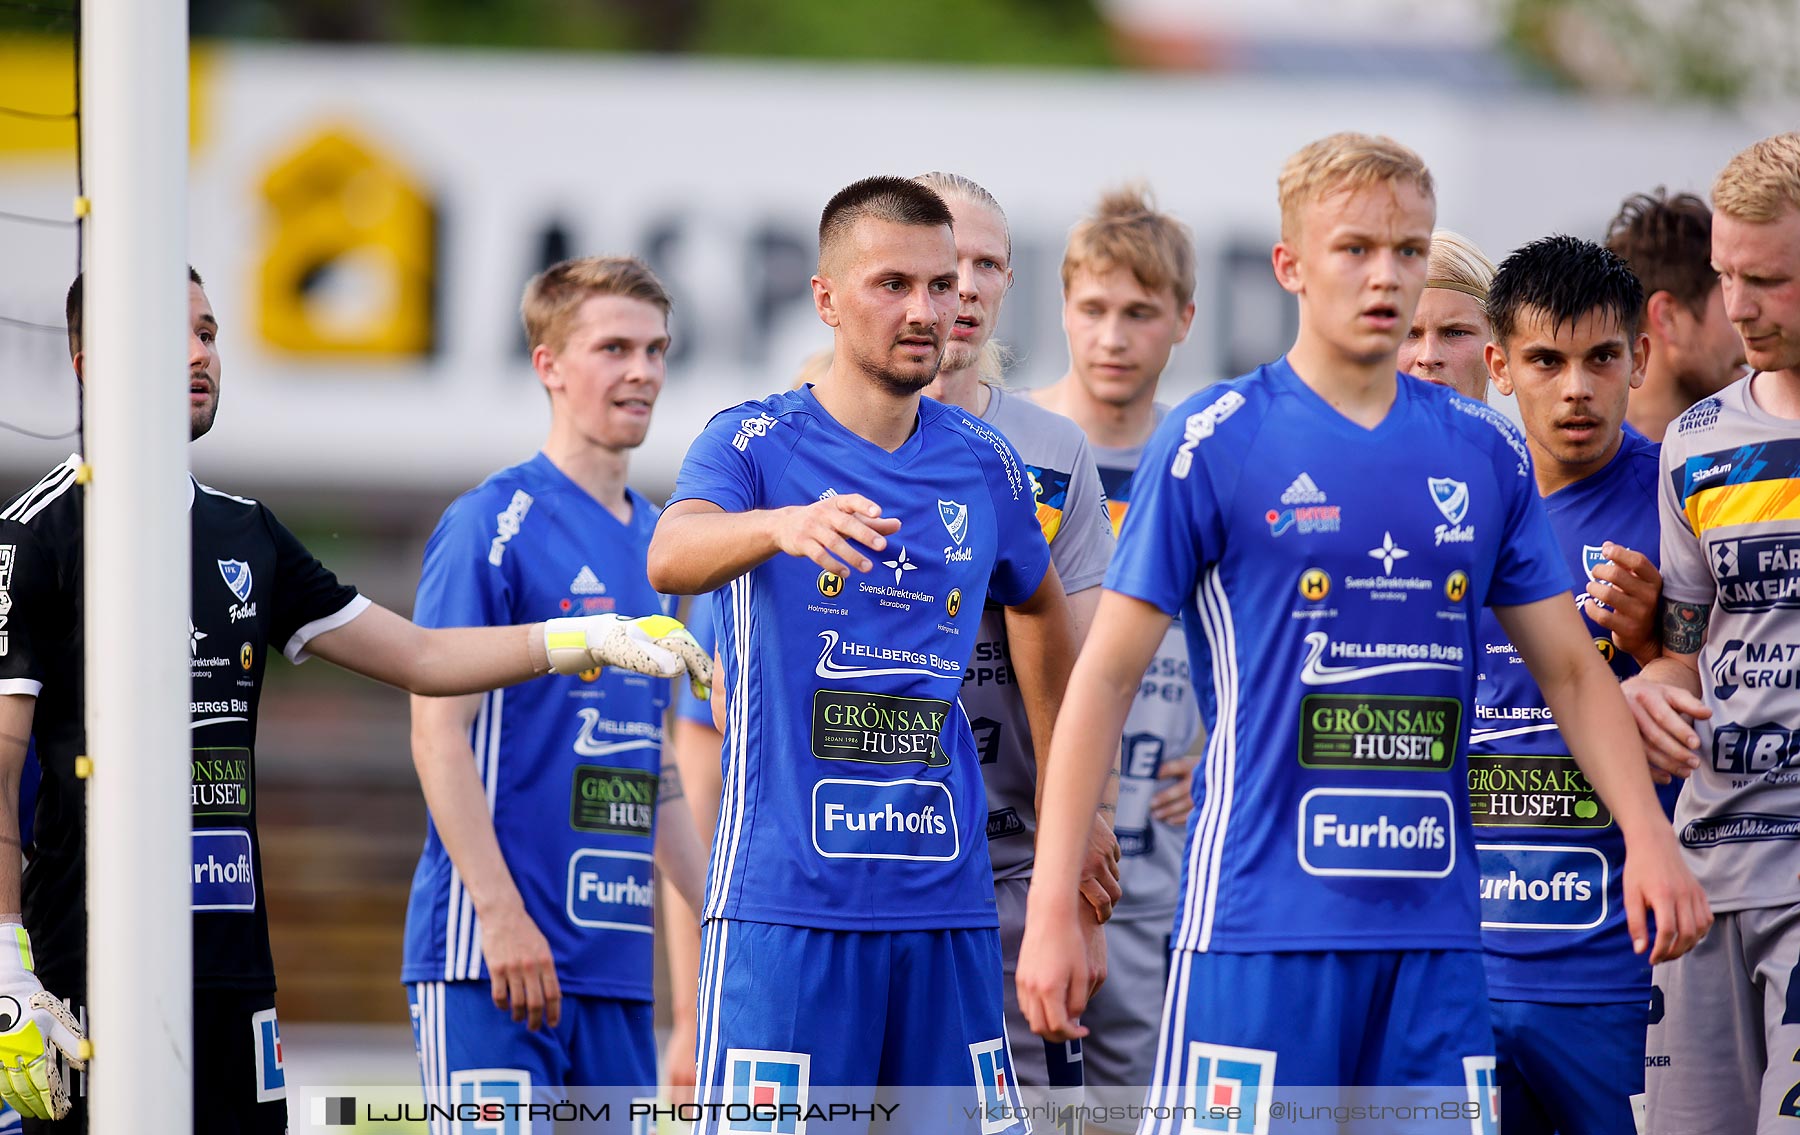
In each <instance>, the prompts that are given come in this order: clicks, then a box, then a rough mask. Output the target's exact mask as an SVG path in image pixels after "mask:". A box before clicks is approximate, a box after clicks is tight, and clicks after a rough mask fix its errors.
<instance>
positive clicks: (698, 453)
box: [669, 402, 777, 512]
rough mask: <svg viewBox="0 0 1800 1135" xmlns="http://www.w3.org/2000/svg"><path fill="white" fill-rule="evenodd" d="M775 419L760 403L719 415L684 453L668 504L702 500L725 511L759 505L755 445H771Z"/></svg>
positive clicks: (748, 404)
mask: <svg viewBox="0 0 1800 1135" xmlns="http://www.w3.org/2000/svg"><path fill="white" fill-rule="evenodd" d="M776 424H777V423H776V421H775V419H774V418H772V417H770V416H769V415H768V413H767V412H766V411H765V409H764V407H763V406H762V404H761V403H758V402H746V403H744V404H743V405H742V406H739V407H737V408H735V409H731V410H726V411H725V412H723V413H721V414H717V415H715V416H714V417H713V420H712V421H710V422H708V423H706V428H705V429H704V430H701V431H700V436H699V437H697V438H695V439H694V444H693V445H691V446H689V447H688V451H687V456H686V457H684V458H682V461H681V472H680V473H678V474H677V475H676V477H675V493H674V495H673V496H671V497H670V498H669V504H674V503H676V502H677V501H684V500H703V501H709V502H711V503H713V504H716V505H718V506H719V507H720V508H722V509H724V510H725V511H726V512H749V511H750V510H751V509H754V508H756V507H757V500H758V496H757V491H756V484H757V480H756V463H755V460H754V459H753V458H752V457H751V456H750V448H751V446H753V445H754V446H766V445H768V444H770V443H769V442H768V441H765V440H764V436H765V435H766V434H767V433H768V432H769V431H770V430H771V429H773V428H775V426H776Z"/></svg>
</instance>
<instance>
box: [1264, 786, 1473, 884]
mask: <svg viewBox="0 0 1800 1135" xmlns="http://www.w3.org/2000/svg"><path fill="white" fill-rule="evenodd" d="M1454 816H1455V813H1454V810H1453V809H1452V807H1451V805H1450V794H1449V793H1447V792H1437V791H1412V790H1405V789H1391V790H1386V791H1383V790H1379V789H1372V788H1315V789H1313V790H1312V791H1310V792H1308V793H1307V794H1306V795H1305V796H1302V797H1301V798H1300V815H1299V820H1300V823H1299V828H1300V830H1299V838H1300V846H1299V856H1300V867H1301V869H1302V870H1304V871H1305V872H1306V873H1307V874H1309V875H1353V876H1359V877H1363V878H1408V879H1442V878H1444V877H1445V876H1446V875H1448V874H1450V872H1451V871H1452V870H1453V869H1454V868H1455V866H1456V829H1455V827H1454V824H1455V819H1454Z"/></svg>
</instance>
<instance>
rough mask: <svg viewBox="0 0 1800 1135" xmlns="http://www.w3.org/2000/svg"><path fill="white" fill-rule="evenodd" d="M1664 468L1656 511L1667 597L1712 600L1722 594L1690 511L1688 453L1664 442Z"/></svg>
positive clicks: (1692, 600) (1664, 591) (1659, 483)
mask: <svg viewBox="0 0 1800 1135" xmlns="http://www.w3.org/2000/svg"><path fill="white" fill-rule="evenodd" d="M1661 467H1662V476H1660V477H1658V478H1657V479H1656V480H1657V485H1656V511H1657V517H1658V520H1659V521H1660V524H1659V525H1658V527H1660V528H1661V529H1662V564H1661V570H1662V577H1663V597H1664V598H1666V599H1672V600H1674V601H1676V602H1678V603H1712V602H1714V601H1716V600H1717V599H1718V597H1719V581H1718V580H1717V579H1716V578H1715V577H1714V576H1713V572H1712V563H1711V561H1709V560H1708V559H1707V555H1706V546H1705V544H1704V543H1703V542H1702V541H1701V539H1700V537H1699V536H1698V535H1697V534H1696V533H1695V532H1694V522H1693V520H1692V519H1691V518H1690V517H1689V516H1688V514H1687V508H1686V505H1687V499H1686V497H1687V494H1686V491H1685V490H1686V488H1687V456H1686V454H1685V453H1684V452H1683V450H1682V448H1681V447H1680V446H1678V445H1670V444H1669V443H1668V442H1667V441H1665V442H1663V447H1662V462H1661Z"/></svg>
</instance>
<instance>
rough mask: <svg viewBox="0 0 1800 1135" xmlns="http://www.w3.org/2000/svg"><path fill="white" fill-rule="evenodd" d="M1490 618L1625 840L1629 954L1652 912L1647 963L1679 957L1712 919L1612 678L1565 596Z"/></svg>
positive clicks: (1639, 943)
mask: <svg viewBox="0 0 1800 1135" xmlns="http://www.w3.org/2000/svg"><path fill="white" fill-rule="evenodd" d="M1494 614H1495V615H1496V616H1497V617H1498V618H1499V620H1500V625H1501V626H1502V627H1503V628H1505V630H1506V634H1507V637H1508V638H1510V639H1511V640H1512V642H1513V644H1514V645H1515V646H1517V647H1518V648H1519V656H1520V657H1521V658H1523V659H1524V660H1525V665H1526V667H1527V668H1528V669H1529V670H1530V671H1531V676H1532V678H1533V679H1535V680H1536V681H1537V684H1538V688H1539V689H1541V690H1542V691H1543V693H1544V701H1545V703H1546V704H1548V706H1549V707H1550V713H1551V716H1552V717H1553V718H1555V720H1556V723H1557V727H1558V728H1559V729H1561V731H1562V735H1563V740H1564V741H1566V742H1568V746H1569V752H1570V753H1571V754H1573V755H1574V757H1575V763H1576V764H1577V765H1579V766H1580V767H1581V771H1582V774H1583V775H1585V776H1586V777H1587V779H1588V781H1589V783H1591V784H1592V785H1593V786H1594V791H1595V792H1597V793H1599V794H1600V799H1601V800H1603V801H1605V803H1606V806H1607V807H1608V808H1609V809H1611V810H1612V814H1613V819H1614V820H1615V821H1616V822H1617V823H1618V825H1619V832H1620V834H1621V835H1623V836H1624V837H1625V847H1626V858H1625V917H1626V921H1627V923H1628V925H1629V926H1630V929H1631V941H1632V947H1633V949H1635V950H1637V951H1638V952H1639V953H1642V952H1643V951H1644V949H1645V948H1646V946H1649V945H1650V944H1649V941H1648V939H1647V938H1646V932H1645V926H1644V915H1645V910H1646V908H1649V909H1651V910H1654V911H1655V913H1656V942H1655V944H1654V945H1653V946H1650V961H1651V963H1652V964H1654V963H1656V962H1662V961H1668V960H1669V959H1671V958H1678V957H1680V956H1681V955H1682V954H1685V953H1686V952H1687V951H1688V950H1690V949H1692V948H1693V946H1694V944H1695V943H1696V942H1698V941H1699V940H1700V939H1701V938H1702V937H1703V936H1705V934H1706V931H1707V929H1708V928H1709V927H1710V926H1711V925H1712V910H1711V908H1709V907H1708V906H1707V902H1706V896H1705V894H1704V893H1703V892H1702V891H1701V889H1700V884H1699V883H1698V882H1696V881H1695V879H1694V876H1693V874H1692V873H1691V872H1689V870H1688V869H1687V865H1686V864H1684V863H1683V862H1682V860H1681V849H1680V848H1679V847H1677V846H1676V844H1675V833H1674V830H1673V829H1672V828H1671V827H1670V826H1669V821H1668V817H1667V816H1665V815H1664V814H1663V810H1662V806H1661V805H1660V804H1659V803H1658V802H1657V799H1656V792H1655V789H1654V788H1653V787H1652V786H1651V783H1650V777H1649V775H1648V773H1647V771H1646V769H1645V759H1644V748H1643V745H1642V744H1641V743H1640V742H1639V740H1638V735H1637V729H1636V728H1635V727H1634V726H1633V722H1632V718H1631V711H1630V710H1629V709H1627V708H1626V706H1625V699H1624V697H1623V695H1621V694H1620V692H1619V686H1618V683H1617V682H1616V681H1615V680H1614V678H1613V675H1612V671H1611V670H1609V669H1607V667H1606V664H1605V663H1604V662H1602V661H1601V659H1600V656H1599V654H1597V653H1596V652H1595V651H1594V648H1593V645H1592V643H1590V642H1589V640H1588V636H1587V633H1586V628H1585V627H1583V625H1582V623H1581V619H1580V616H1578V615H1577V614H1576V613H1575V612H1574V610H1572V609H1571V608H1570V606H1569V603H1568V600H1567V597H1566V596H1562V595H1558V596H1554V597H1552V598H1549V599H1541V600H1539V601H1537V602H1535V603H1527V604H1524V605H1522V606H1517V607H1496V608H1495V609H1494Z"/></svg>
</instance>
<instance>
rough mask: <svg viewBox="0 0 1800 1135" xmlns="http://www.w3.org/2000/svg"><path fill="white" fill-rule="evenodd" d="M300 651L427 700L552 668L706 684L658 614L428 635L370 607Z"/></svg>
mask: <svg viewBox="0 0 1800 1135" xmlns="http://www.w3.org/2000/svg"><path fill="white" fill-rule="evenodd" d="M547 627H548V628H549V631H550V633H549V634H546V628H547ZM559 628H561V629H559ZM565 638H566V639H569V641H567V642H565V641H563V640H564V639H565ZM306 649H307V651H308V652H309V653H312V654H316V655H318V656H319V657H320V658H323V659H325V660H326V661H327V662H332V663H335V664H337V665H339V666H342V667H343V668H344V669H346V670H352V671H355V672H356V673H358V674H362V675H364V676H365V677H369V678H374V679H375V680H376V681H379V682H386V683H387V684H388V685H390V686H398V687H400V688H401V689H403V690H408V691H410V692H412V693H415V694H420V695H422V696H425V697H448V696H452V695H456V694H475V693H482V692H485V691H487V690H494V689H499V688H500V687H502V686H511V685H516V684H518V683H519V682H523V681H525V680H526V679H528V678H535V677H537V676H538V675H540V674H548V673H550V671H551V670H552V669H555V670H556V671H557V672H558V673H563V674H575V673H579V672H581V671H582V670H585V669H588V668H589V667H593V666H622V667H624V668H626V669H629V670H634V671H636V672H638V673H642V674H650V675H653V676H656V677H663V678H672V677H674V676H675V675H677V674H679V673H681V671H682V669H683V668H684V667H685V668H686V669H687V671H688V674H689V676H690V677H692V678H694V679H695V680H697V681H701V682H703V683H704V682H710V681H711V680H712V660H711V659H710V658H708V657H707V656H706V655H705V653H704V652H703V651H701V650H700V648H699V646H698V645H697V644H696V643H695V642H694V639H693V636H692V635H689V634H688V633H687V631H686V630H685V629H684V628H683V627H682V625H681V624H680V623H679V622H677V621H676V620H674V619H671V618H668V617H666V616H663V615H652V616H645V617H642V618H638V619H626V618H615V617H613V616H609V615H587V616H579V617H576V618H571V619H553V620H551V622H550V623H548V624H545V623H530V624H523V625H519V626H510V627H438V628H433V629H427V628H425V627H421V626H417V625H415V624H414V623H412V622H410V621H408V620H406V619H403V618H401V617H400V616H399V615H396V614H394V613H393V612H392V611H390V610H388V609H387V608H386V607H383V606H381V605H380V604H370V605H369V607H368V609H366V610H365V611H363V612H362V613H361V614H360V615H358V616H356V617H355V618H354V619H351V620H350V621H349V622H347V623H345V624H344V625H343V626H341V627H334V628H333V629H331V630H329V631H326V632H324V633H323V634H320V635H316V636H315V637H313V638H312V639H311V640H309V641H308V642H307V644H306Z"/></svg>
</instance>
